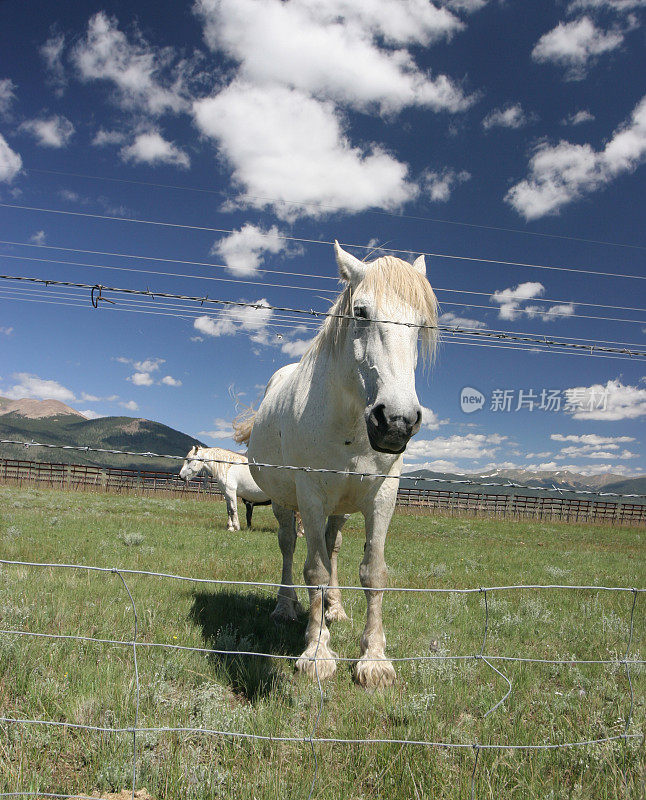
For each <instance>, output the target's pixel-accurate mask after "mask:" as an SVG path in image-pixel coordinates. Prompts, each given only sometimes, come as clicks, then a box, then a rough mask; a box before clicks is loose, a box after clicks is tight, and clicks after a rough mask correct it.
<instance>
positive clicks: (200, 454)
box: [187, 447, 248, 481]
mask: <svg viewBox="0 0 646 800" xmlns="http://www.w3.org/2000/svg"><path fill="white" fill-rule="evenodd" d="M191 457H193V458H201V459H205V461H204V468H205V469H206V470H208V471H209V472H210V473H211V475H213V477H214V478H217V479H218V480H220V481H224V480H225V479H226V477H227V473H228V471H229V468H230V467H231V464H230V463H223V462H230V461H234V462H235V463H236V464H246V463H247V460H248V459H247V456H245V455H244V454H243V453H236V452H234V451H233V450H226V449H225V448H224V447H195V448H193V450H191V451H190V452H189V454H188V456H187V458H191ZM210 458H212V459H214V460H213V461H208V460H206V459H210Z"/></svg>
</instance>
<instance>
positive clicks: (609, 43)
mask: <svg viewBox="0 0 646 800" xmlns="http://www.w3.org/2000/svg"><path fill="white" fill-rule="evenodd" d="M623 40H624V33H623V31H620V30H619V29H614V30H609V31H604V30H602V29H601V28H598V27H597V26H596V25H595V24H594V22H593V21H592V20H591V19H590V17H587V16H584V17H581V18H580V19H577V20H574V21H573V22H560V23H559V24H558V25H557V26H556V27H555V28H553V29H552V30H551V31H549V32H548V33H546V34H544V35H543V36H541V38H540V39H539V40H538V42H537V43H536V45H535V47H534V49H533V50H532V58H533V59H534V61H537V62H539V63H543V64H544V63H552V64H558V65H559V66H562V67H565V68H566V70H567V71H566V77H567V78H568V79H569V80H581V79H582V78H584V77H585V74H586V69H587V67H588V65H589V64H590V63H591V62H593V61H594V60H596V58H597V57H598V56H600V55H602V54H603V53H608V52H610V51H612V50H616V49H617V48H618V47H619V46H620V45H621V44H622V42H623Z"/></svg>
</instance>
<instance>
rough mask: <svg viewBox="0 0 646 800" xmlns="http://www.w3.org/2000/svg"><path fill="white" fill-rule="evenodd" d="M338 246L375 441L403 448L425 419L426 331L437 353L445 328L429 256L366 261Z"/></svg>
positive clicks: (349, 340) (349, 341)
mask: <svg viewBox="0 0 646 800" xmlns="http://www.w3.org/2000/svg"><path fill="white" fill-rule="evenodd" d="M335 253H336V260H337V264H338V267H339V274H340V276H341V278H342V279H343V280H344V281H345V282H346V283H347V288H346V290H345V292H344V293H343V295H342V297H341V299H340V302H339V303H338V304H337V305H338V308H337V307H335V308H337V313H343V314H348V315H350V316H352V317H353V319H352V320H351V321H350V322H348V323H347V324H346V328H345V330H346V336H345V337H344V338H345V349H346V358H349V359H350V360H351V361H353V362H354V366H353V370H352V371H353V374H354V375H355V376H356V379H357V385H356V388H357V389H358V391H359V393H360V395H361V397H362V401H363V402H365V411H364V415H365V420H366V427H367V430H368V438H369V440H370V445H371V447H372V448H373V449H374V450H378V451H379V452H381V453H402V452H403V451H404V450H405V449H406V445H407V444H408V441H409V439H410V438H411V436H413V435H414V434H415V433H417V431H418V430H419V428H420V425H421V422H422V407H421V405H420V403H419V400H418V399H417V393H416V391H415V367H416V365H417V344H418V339H420V338H421V339H422V345H423V347H424V348H425V350H426V353H427V354H430V353H432V351H433V349H434V346H435V340H436V332H437V331H436V330H435V326H436V325H437V301H436V299H435V295H434V293H433V290H432V289H431V286H430V284H429V282H428V281H427V280H426V265H425V263H424V256H420V257H419V258H418V259H417V260H416V261H415V262H414V263H413V264H412V265H411V264H408V263H407V262H405V261H402V260H401V259H398V258H395V257H393V256H385V257H382V258H379V259H377V260H376V261H373V262H371V263H365V262H363V261H359V259H357V258H355V257H354V256H352V255H351V254H350V253H346V252H345V251H344V250H343V249H342V248H341V247H340V246H339V244H338V242H336V243H335ZM386 320H388V321H386ZM395 323H396V324H395ZM422 326H426V327H422ZM429 326H430V327H429Z"/></svg>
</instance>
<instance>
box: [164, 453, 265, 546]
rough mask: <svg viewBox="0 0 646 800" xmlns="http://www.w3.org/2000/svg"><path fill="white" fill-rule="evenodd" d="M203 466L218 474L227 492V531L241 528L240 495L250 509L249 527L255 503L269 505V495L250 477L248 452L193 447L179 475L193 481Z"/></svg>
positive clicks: (216, 480)
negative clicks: (246, 453)
mask: <svg viewBox="0 0 646 800" xmlns="http://www.w3.org/2000/svg"><path fill="white" fill-rule="evenodd" d="M209 459H211V460H209ZM226 462H228V463H226ZM231 462H234V463H231ZM203 469H204V470H206V471H207V472H208V473H210V474H211V475H212V476H213V478H215V482H216V483H217V484H218V486H219V487H220V490H221V491H222V494H223V495H224V499H225V500H226V503H227V530H228V531H239V530H240V521H239V519H238V501H237V498H238V497H239V498H240V499H241V500H242V501H243V502H244V504H245V506H246V509H247V527H250V526H251V517H252V514H253V507H254V506H268V505H269V504H270V503H271V500H270V499H269V497H268V496H267V495H266V494H265V493H264V492H263V491H262V489H260V488H259V486H258V484H257V483H256V482H255V481H254V479H253V478H252V477H251V473H250V472H249V465H248V463H247V456H245V455H243V454H242V453H234V452H233V450H225V449H224V448H222V447H197V446H195V447H192V448H191V449H190V450H189V451H188V454H187V456H186V458H185V460H184V463H183V464H182V468H181V470H180V472H179V476H180V478H181V479H182V480H184V481H190V480H191V478H195V477H196V476H197V475H199V474H200V472H202V470H203Z"/></svg>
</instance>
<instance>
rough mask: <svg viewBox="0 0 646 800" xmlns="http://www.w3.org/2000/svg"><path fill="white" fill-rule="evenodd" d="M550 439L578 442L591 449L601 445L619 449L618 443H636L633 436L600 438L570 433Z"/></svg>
mask: <svg viewBox="0 0 646 800" xmlns="http://www.w3.org/2000/svg"><path fill="white" fill-rule="evenodd" d="M550 439H552V440H553V441H555V442H578V443H581V444H585V445H587V446H589V447H599V445H611V444H612V445H614V446H615V447H618V446H619V445H618V444H617V442H620V443H626V442H634V441H635V438H634V437H633V436H599V434H597V433H581V434H576V433H569V434H567V435H565V434H562V433H552V434H550Z"/></svg>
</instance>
